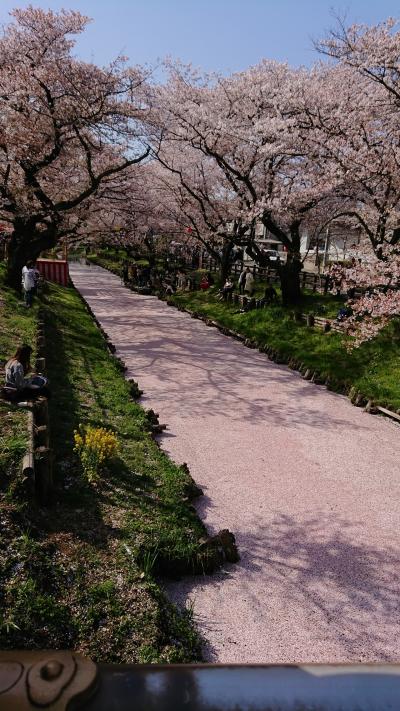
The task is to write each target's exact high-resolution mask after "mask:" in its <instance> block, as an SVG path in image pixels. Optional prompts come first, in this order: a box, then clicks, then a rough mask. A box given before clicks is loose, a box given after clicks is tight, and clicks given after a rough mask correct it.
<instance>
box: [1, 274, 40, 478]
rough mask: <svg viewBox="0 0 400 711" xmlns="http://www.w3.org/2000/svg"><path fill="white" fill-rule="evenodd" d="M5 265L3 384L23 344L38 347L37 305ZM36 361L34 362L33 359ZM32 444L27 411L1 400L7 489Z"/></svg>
mask: <svg viewBox="0 0 400 711" xmlns="http://www.w3.org/2000/svg"><path fill="white" fill-rule="evenodd" d="M4 277H5V265H4V263H1V262H0V368H1V382H3V374H4V366H5V364H6V362H7V360H8V359H9V358H10V357H11V355H13V354H14V353H15V351H16V349H17V347H18V346H19V345H21V344H22V343H24V342H25V343H29V344H30V345H32V346H34V334H35V328H36V320H37V318H36V316H37V303H36V304H35V305H34V307H33V308H32V309H26V308H25V306H24V303H23V299H22V296H20V295H17V294H16V293H15V292H14V291H13V290H12V289H8V288H6V286H5V283H4ZM32 360H33V359H32ZM27 442H28V430H27V415H26V411H23V410H21V408H18V407H16V406H15V405H9V404H8V403H5V402H3V401H2V400H0V488H1V489H4V488H7V486H8V484H9V482H10V481H12V480H13V479H14V478H15V476H16V475H17V472H18V470H19V469H20V466H21V458H22V455H23V453H24V451H25V450H26V446H27Z"/></svg>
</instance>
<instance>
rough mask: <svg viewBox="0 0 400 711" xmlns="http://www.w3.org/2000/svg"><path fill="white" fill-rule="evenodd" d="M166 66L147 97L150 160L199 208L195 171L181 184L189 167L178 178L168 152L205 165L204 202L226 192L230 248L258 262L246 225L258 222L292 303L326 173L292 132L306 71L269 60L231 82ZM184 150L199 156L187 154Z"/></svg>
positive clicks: (251, 227) (296, 129)
mask: <svg viewBox="0 0 400 711" xmlns="http://www.w3.org/2000/svg"><path fill="white" fill-rule="evenodd" d="M169 68H170V81H169V83H168V85H167V86H166V87H159V88H158V89H157V91H156V92H155V98H154V100H153V106H155V107H156V108H155V110H154V109H153V115H154V114H155V116H156V118H155V121H156V122H157V111H158V112H159V118H158V121H159V127H160V131H159V140H160V144H159V148H157V150H156V152H157V155H158V157H159V159H160V160H161V161H162V162H163V164H164V165H165V166H166V167H167V168H168V169H169V170H170V171H171V172H174V171H175V173H176V172H177V171H178V173H179V175H180V178H181V183H182V185H183V184H184V187H185V190H186V192H187V193H190V191H192V192H191V197H192V198H193V199H194V200H197V202H198V203H199V205H200V207H201V203H202V201H204V195H205V194H206V195H208V196H209V195H210V191H208V190H207V191H206V190H205V186H204V181H202V184H201V185H200V186H199V185H197V186H196V189H195V190H194V191H193V184H194V183H195V182H196V180H197V182H199V179H198V176H199V175H200V176H202V175H203V174H202V172H201V171H200V170H197V173H196V172H195V174H194V176H196V177H194V176H193V179H192V180H191V181H190V176H191V173H190V169H189V172H188V174H186V175H185V177H184V181H183V180H182V170H181V165H179V166H178V165H177V162H179V161H178V159H177V155H178V154H180V156H181V157H182V156H183V157H184V160H187V159H188V157H189V156H190V160H194V162H195V164H196V163H199V162H200V163H201V165H202V166H204V165H208V164H211V165H212V166H213V173H212V174H213V179H214V186H213V189H212V191H211V195H212V196H213V197H214V200H215V197H216V195H218V196H220V195H221V194H223V193H224V194H225V195H226V196H229V207H230V209H231V214H230V215H229V217H228V215H225V216H224V217H223V218H222V225H224V229H225V232H227V225H228V224H232V223H233V224H234V225H235V227H234V229H233V230H232V229H231V230H230V232H231V235H232V239H233V243H234V244H235V243H240V244H241V245H242V244H243V243H245V244H246V246H247V250H248V251H249V252H250V254H252V255H253V256H254V257H255V258H256V259H260V257H261V253H260V250H259V249H258V247H257V243H256V240H255V227H256V223H257V221H261V222H262V223H263V224H264V225H265V227H266V228H267V230H268V231H269V233H271V234H272V235H273V236H274V237H275V238H277V239H278V240H279V241H281V242H282V243H283V245H284V246H285V248H286V250H287V254H288V259H287V264H285V265H283V266H282V267H281V283H282V291H283V296H284V300H285V301H287V302H296V301H297V300H298V298H299V296H300V283H299V272H300V270H301V262H300V257H299V252H300V239H301V228H302V226H303V225H305V224H306V222H307V219H308V218H309V217H310V215H311V213H312V211H313V210H314V209H315V208H316V206H317V205H319V203H320V202H321V201H322V200H323V199H324V198H325V196H326V195H327V193H328V192H329V191H330V190H331V189H332V183H331V175H330V174H328V173H327V172H326V171H325V169H324V165H323V164H322V162H321V161H320V160H318V156H316V155H315V151H314V146H313V147H312V153H311V154H310V144H309V142H308V133H307V132H306V133H304V132H303V133H302V132H301V129H302V125H303V121H302V119H303V114H304V96H306V95H307V88H308V84H309V82H310V81H311V80H312V77H311V78H310V76H309V74H308V73H307V71H306V70H292V69H290V68H289V67H288V66H287V65H282V64H278V63H274V62H262V63H261V64H260V65H258V66H257V67H253V68H250V69H249V70H247V71H245V72H241V73H239V74H235V75H232V76H231V77H220V76H212V77H207V76H204V77H199V76H198V75H197V74H196V73H195V72H193V71H192V70H191V68H190V67H182V66H181V65H170V67H169ZM153 145H154V144H153ZM166 146H167V148H166ZM166 152H167V153H168V158H165V153H166ZM194 152H197V153H198V154H199V156H200V157H198V158H196V157H194V158H192V156H193V155H194ZM189 162H190V161H189ZM188 176H189V177H188ZM189 182H190V183H191V184H190V185H189ZM216 182H218V183H219V185H220V187H219V189H218V190H216V189H215V184H216ZM193 192H194V193H195V195H193ZM227 202H228V201H225V204H226V205H227ZM232 211H233V214H232Z"/></svg>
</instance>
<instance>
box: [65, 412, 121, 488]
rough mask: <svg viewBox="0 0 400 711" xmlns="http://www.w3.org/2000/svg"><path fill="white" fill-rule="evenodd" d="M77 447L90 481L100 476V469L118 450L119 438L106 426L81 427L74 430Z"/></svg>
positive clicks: (75, 448) (76, 450)
mask: <svg viewBox="0 0 400 711" xmlns="http://www.w3.org/2000/svg"><path fill="white" fill-rule="evenodd" d="M74 441H75V447H74V452H77V454H78V455H79V458H80V460H81V463H82V467H83V471H84V474H85V476H86V478H87V479H88V481H89V482H93V481H96V480H97V479H98V478H99V471H100V469H101V467H102V466H103V465H104V464H105V463H106V461H107V460H108V459H111V457H113V456H114V455H115V454H116V452H117V450H118V440H117V438H116V436H115V434H114V433H113V432H111V430H107V429H105V427H91V426H90V425H88V426H86V427H82V425H81V426H80V428H79V431H76V430H75V432H74Z"/></svg>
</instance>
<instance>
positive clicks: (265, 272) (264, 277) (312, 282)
mask: <svg viewBox="0 0 400 711" xmlns="http://www.w3.org/2000/svg"><path fill="white" fill-rule="evenodd" d="M184 265H185V267H186V268H188V269H193V268H196V267H195V265H194V263H193V262H192V261H191V260H190V259H187V260H184ZM202 268H203V269H206V270H207V271H209V272H218V271H219V269H220V265H219V264H218V262H217V261H216V260H215V259H212V258H211V257H203V259H202ZM242 269H243V263H242V262H235V263H234V264H232V266H231V274H233V276H234V277H238V276H239V274H240V272H241V271H242ZM250 270H251V272H252V274H253V276H254V278H255V279H257V280H259V281H263V282H265V283H266V284H279V283H280V278H279V274H278V271H277V270H276V269H273V268H271V267H259V266H257V265H256V264H255V265H253V266H252V267H250ZM300 284H301V288H302V289H309V290H310V291H313V292H319V293H322V294H326V293H327V292H328V286H329V279H328V277H327V276H326V275H325V274H321V275H318V274H315V273H314V272H306V271H302V272H301V273H300Z"/></svg>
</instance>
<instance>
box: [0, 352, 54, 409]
mask: <svg viewBox="0 0 400 711" xmlns="http://www.w3.org/2000/svg"><path fill="white" fill-rule="evenodd" d="M31 354H32V348H31V347H30V346H28V345H26V344H24V345H22V346H20V347H19V348H17V351H16V353H15V355H14V356H13V357H12V358H10V360H9V361H7V363H6V367H5V371H6V378H5V386H4V395H5V397H6V398H7V399H8V400H11V401H12V402H19V401H21V400H25V399H32V397H37V396H38V395H45V396H46V397H48V394H49V393H48V390H47V387H46V385H47V380H46V378H45V377H43V375H36V374H35V373H33V374H31V375H30V377H27V375H28V373H30V371H31V363H30V360H31Z"/></svg>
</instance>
